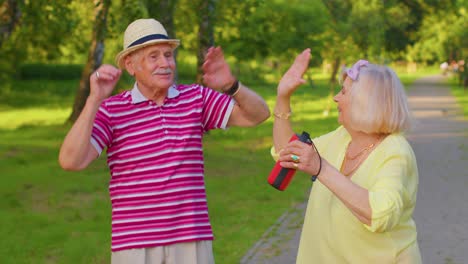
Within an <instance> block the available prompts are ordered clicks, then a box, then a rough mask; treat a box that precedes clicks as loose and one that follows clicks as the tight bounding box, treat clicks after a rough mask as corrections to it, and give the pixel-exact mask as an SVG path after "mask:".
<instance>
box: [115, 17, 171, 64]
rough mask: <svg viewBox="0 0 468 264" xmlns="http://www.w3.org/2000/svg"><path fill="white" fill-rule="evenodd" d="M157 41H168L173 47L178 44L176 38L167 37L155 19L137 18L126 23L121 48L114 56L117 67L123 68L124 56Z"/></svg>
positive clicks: (164, 30)
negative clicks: (128, 23)
mask: <svg viewBox="0 0 468 264" xmlns="http://www.w3.org/2000/svg"><path fill="white" fill-rule="evenodd" d="M158 43H168V44H170V45H172V47H173V48H174V49H175V48H177V46H179V44H180V41H179V40H178V39H169V37H168V36H167V32H166V29H164V27H163V25H161V23H159V22H158V21H156V20H155V19H152V18H148V19H138V20H135V21H133V22H132V23H131V24H130V25H128V27H127V29H126V30H125V34H124V41H123V50H122V51H121V52H119V54H117V56H116V57H115V62H116V63H117V65H118V66H119V68H121V69H123V68H124V67H125V65H124V61H125V60H124V59H125V57H126V56H127V55H128V54H130V53H132V52H134V51H136V50H138V49H141V48H143V47H146V46H149V45H154V44H158Z"/></svg>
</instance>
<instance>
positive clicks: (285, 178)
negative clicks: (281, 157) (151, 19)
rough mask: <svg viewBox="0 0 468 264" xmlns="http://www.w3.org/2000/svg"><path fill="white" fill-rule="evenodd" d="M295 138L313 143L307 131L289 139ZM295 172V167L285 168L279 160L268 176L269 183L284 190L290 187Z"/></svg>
mask: <svg viewBox="0 0 468 264" xmlns="http://www.w3.org/2000/svg"><path fill="white" fill-rule="evenodd" d="M294 140H299V141H301V142H304V143H307V144H309V145H311V144H312V140H311V139H310V136H309V134H308V133H307V132H302V134H301V135H300V136H298V135H296V134H294V135H293V136H292V137H291V139H289V142H291V141H294ZM295 173H296V170H295V169H287V168H283V167H281V165H280V162H279V161H277V162H276V164H275V166H274V167H273V169H272V170H271V172H270V175H269V176H268V183H269V184H270V185H271V186H273V187H275V188H276V189H278V190H280V191H284V190H285V189H286V187H288V185H289V183H290V182H291V180H292V178H293V177H294V174H295Z"/></svg>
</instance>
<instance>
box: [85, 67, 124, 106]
mask: <svg viewBox="0 0 468 264" xmlns="http://www.w3.org/2000/svg"><path fill="white" fill-rule="evenodd" d="M121 74H122V70H120V69H117V68H115V67H114V66H112V65H109V64H103V65H101V67H99V68H98V69H97V70H96V71H95V72H93V73H92V74H91V76H90V77H89V82H90V94H89V97H90V98H91V99H93V100H95V101H97V102H102V101H103V100H104V99H106V98H107V97H109V96H110V95H111V94H112V91H113V90H114V88H115V85H116V84H117V82H118V81H119V79H120V75H121Z"/></svg>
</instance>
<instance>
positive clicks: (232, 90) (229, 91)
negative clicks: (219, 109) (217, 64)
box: [224, 79, 240, 96]
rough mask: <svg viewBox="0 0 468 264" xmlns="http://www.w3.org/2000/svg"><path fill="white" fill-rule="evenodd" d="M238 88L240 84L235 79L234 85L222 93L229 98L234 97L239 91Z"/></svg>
mask: <svg viewBox="0 0 468 264" xmlns="http://www.w3.org/2000/svg"><path fill="white" fill-rule="evenodd" d="M239 88H240V83H239V80H237V79H236V80H235V81H234V83H233V84H232V85H231V87H229V88H228V89H226V90H225V91H224V93H225V94H227V95H230V96H234V95H236V94H237V92H238V91H239Z"/></svg>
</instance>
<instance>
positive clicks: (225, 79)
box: [202, 47, 236, 92]
mask: <svg viewBox="0 0 468 264" xmlns="http://www.w3.org/2000/svg"><path fill="white" fill-rule="evenodd" d="M202 69H203V83H204V84H205V85H206V86H208V87H210V88H213V89H216V90H218V91H220V92H226V91H227V90H228V89H229V88H230V87H231V86H232V85H233V84H234V82H235V81H236V78H235V77H234V76H233V75H232V73H231V69H230V68H229V65H228V63H227V62H226V60H225V59H224V54H223V50H222V49H221V47H211V48H209V49H208V52H207V53H206V56H205V62H204V63H203V66H202Z"/></svg>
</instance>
